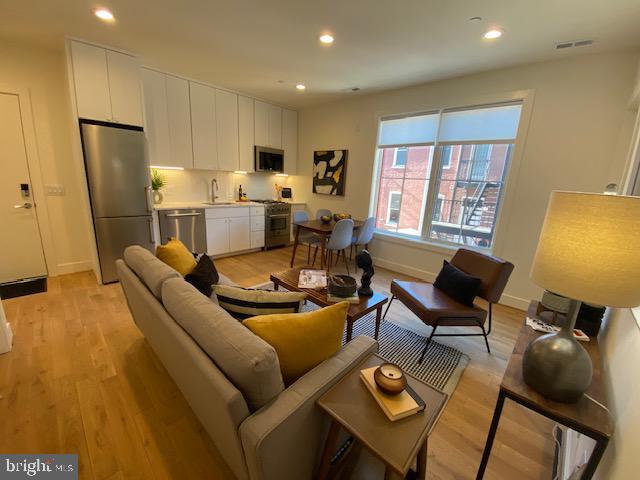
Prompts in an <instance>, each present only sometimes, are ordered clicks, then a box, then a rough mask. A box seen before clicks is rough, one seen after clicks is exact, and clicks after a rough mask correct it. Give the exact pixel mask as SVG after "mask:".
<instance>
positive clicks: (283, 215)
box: [267, 213, 289, 218]
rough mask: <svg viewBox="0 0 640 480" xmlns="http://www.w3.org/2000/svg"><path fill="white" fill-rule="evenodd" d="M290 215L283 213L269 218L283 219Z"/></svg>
mask: <svg viewBox="0 0 640 480" xmlns="http://www.w3.org/2000/svg"><path fill="white" fill-rule="evenodd" d="M288 216H289V214H288V213H281V214H278V215H267V217H268V218H281V217H288Z"/></svg>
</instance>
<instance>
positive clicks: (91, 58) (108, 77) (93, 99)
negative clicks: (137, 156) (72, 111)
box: [71, 41, 143, 126]
mask: <svg viewBox="0 0 640 480" xmlns="http://www.w3.org/2000/svg"><path fill="white" fill-rule="evenodd" d="M71 61H72V64H73V83H74V87H75V93H76V106H77V109H78V117H80V118H87V119H91V120H101V121H105V122H116V123H124V124H127V125H138V126H141V125H142V123H143V120H142V99H141V94H140V64H139V62H138V59H137V58H136V57H133V56H131V55H127V54H124V53H120V52H116V51H113V50H107V49H104V48H102V47H97V46H94V45H88V44H86V43H82V42H75V41H72V42H71Z"/></svg>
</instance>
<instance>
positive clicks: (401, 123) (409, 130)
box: [378, 113, 439, 147]
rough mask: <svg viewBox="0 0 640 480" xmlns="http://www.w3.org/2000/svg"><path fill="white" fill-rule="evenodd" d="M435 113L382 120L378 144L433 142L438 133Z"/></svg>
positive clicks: (382, 145)
mask: <svg viewBox="0 0 640 480" xmlns="http://www.w3.org/2000/svg"><path fill="white" fill-rule="evenodd" d="M438 117H439V115H438V114H437V113H431V114H425V115H415V116H411V117H403V118H392V119H388V120H382V121H381V122H380V128H379V133H378V146H379V147H385V146H392V145H403V146H404V145H406V146H410V145H415V144H425V143H434V142H435V141H436V135H437V133H438Z"/></svg>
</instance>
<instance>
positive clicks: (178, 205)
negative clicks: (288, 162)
mask: <svg viewBox="0 0 640 480" xmlns="http://www.w3.org/2000/svg"><path fill="white" fill-rule="evenodd" d="M286 203H288V204H290V205H305V204H306V203H305V202H286ZM263 206H264V203H258V202H226V203H225V202H220V203H216V204H215V205H210V204H208V203H204V202H197V201H196V202H164V203H161V204H160V205H154V206H153V209H154V210H177V209H183V208H184V209H188V208H205V209H207V208H237V207H263Z"/></svg>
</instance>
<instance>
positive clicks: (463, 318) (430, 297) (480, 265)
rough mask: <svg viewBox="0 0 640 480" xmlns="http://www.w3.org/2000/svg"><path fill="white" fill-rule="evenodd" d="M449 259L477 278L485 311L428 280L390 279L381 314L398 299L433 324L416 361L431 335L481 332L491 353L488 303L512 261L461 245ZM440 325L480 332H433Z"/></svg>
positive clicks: (501, 288) (498, 291) (493, 299)
mask: <svg viewBox="0 0 640 480" xmlns="http://www.w3.org/2000/svg"><path fill="white" fill-rule="evenodd" d="M450 263H451V265H453V266H455V267H456V268H458V269H460V270H462V271H463V272H465V273H467V274H469V275H472V276H474V277H477V278H479V279H480V280H481V286H480V293H479V294H478V296H479V297H480V298H483V299H485V300H486V301H487V302H488V303H489V310H488V311H487V310H485V309H483V308H480V307H478V306H476V305H474V306H473V307H469V306H467V305H464V304H462V303H460V302H458V301H456V300H454V299H453V298H451V297H449V296H448V295H447V294H446V293H444V292H443V291H441V290H439V289H437V288H436V287H434V286H433V285H432V284H431V283H424V282H405V281H400V280H393V281H392V282H391V294H392V297H391V301H390V302H389V305H388V306H387V309H386V310H385V312H384V316H383V318H385V317H386V316H387V312H388V311H389V307H391V304H392V303H393V301H394V300H396V299H398V300H400V301H401V302H402V303H403V304H404V305H405V306H406V307H407V308H408V309H409V310H411V311H412V312H413V313H415V314H416V316H417V317H418V318H420V320H422V321H423V322H424V323H425V324H426V325H429V326H431V327H433V330H432V331H431V334H430V335H429V338H428V339H427V343H426V345H425V346H424V350H423V351H422V355H421V356H420V360H419V361H418V363H422V360H423V359H424V356H425V354H426V353H427V349H428V348H429V344H430V343H431V339H432V338H433V337H455V336H462V337H469V336H483V337H484V341H485V344H486V345H487V351H488V352H489V353H491V349H490V348H489V341H488V340H487V336H488V335H489V334H490V333H491V320H492V305H493V304H494V303H496V302H497V301H498V300H499V299H500V296H501V295H502V292H503V291H504V288H505V286H506V285H507V281H508V280H509V276H510V275H511V272H512V271H513V268H514V267H513V264H512V263H511V262H507V261H506V260H502V259H500V258H497V257H493V256H490V255H484V254H482V253H479V252H476V251H474V250H467V249H465V248H461V249H459V250H458V251H457V252H456V253H455V255H454V256H453V258H452V259H451V262H450ZM487 317H488V318H489V326H488V328H487V329H486V330H485V327H484V325H485V322H486V320H487ZM443 326H446V327H480V329H481V330H482V333H460V334H457V333H438V334H436V329H437V328H438V327H443Z"/></svg>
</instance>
